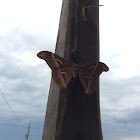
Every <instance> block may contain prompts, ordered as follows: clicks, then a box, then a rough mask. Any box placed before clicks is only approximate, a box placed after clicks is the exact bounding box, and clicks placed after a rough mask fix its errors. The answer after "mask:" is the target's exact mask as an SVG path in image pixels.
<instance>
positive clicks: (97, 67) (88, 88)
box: [79, 62, 109, 95]
mask: <svg viewBox="0 0 140 140" xmlns="http://www.w3.org/2000/svg"><path fill="white" fill-rule="evenodd" d="M91 65H92V64H91ZM87 66H88V64H87ZM87 66H86V67H87ZM89 69H90V70H89ZM89 69H87V72H85V71H86V69H82V68H81V72H80V73H79V74H80V77H82V78H80V80H81V82H82V84H83V86H84V89H85V92H86V94H88V95H91V94H93V92H94V91H95V89H96V80H97V78H98V77H99V75H100V74H101V73H102V72H103V71H105V72H107V71H108V70H109V68H108V66H107V65H106V64H104V63H102V62H97V63H94V66H93V67H92V66H91V67H89ZM83 73H88V74H89V75H88V78H87V79H88V80H86V79H85V78H86V77H87V76H86V74H85V75H84V74H83ZM85 76H86V77H85ZM84 79H85V80H86V83H85V81H83V80H84Z"/></svg>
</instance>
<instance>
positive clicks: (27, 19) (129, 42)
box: [0, 0, 140, 140]
mask: <svg viewBox="0 0 140 140" xmlns="http://www.w3.org/2000/svg"><path fill="white" fill-rule="evenodd" d="M61 3H62V1H61V0H53V1H50V0H36V1H35V0H12V1H11V0H4V1H3V0H0V48H1V50H0V88H1V90H2V91H3V93H4V95H5V97H6V99H7V101H8V102H9V104H10V106H11V107H12V109H13V111H14V112H15V114H16V116H17V117H18V118H19V120H20V121H21V123H22V125H23V126H24V127H26V129H24V128H23V127H22V126H21V125H20V124H19V123H18V122H17V120H15V118H14V116H13V114H12V113H11V112H10V109H9V108H8V106H7V104H6V102H5V100H4V98H3V97H2V95H1V97H0V112H1V113H0V139H2V140H9V139H12V140H19V139H20V140H25V138H24V135H25V134H26V133H27V127H28V124H29V121H30V120H31V121H32V123H31V131H30V134H31V135H30V138H29V139H30V140H39V139H42V132H43V124H44V118H45V113H46V105H47V99H48V92H49V86H50V79H51V71H50V69H49V67H48V66H47V65H46V64H45V62H44V61H42V60H40V59H38V58H37V57H36V54H37V53H38V52H39V51H42V50H48V51H52V52H54V50H55V44H56V38H57V32H58V25H59V17H60V11H61ZM100 4H103V5H104V7H100V60H101V61H102V62H105V63H106V64H107V65H108V66H109V68H110V71H109V72H108V73H103V74H102V75H101V76H100V103H101V118H102V128H103V136H104V140H140V132H139V130H140V94H139V92H140V87H139V85H140V62H139V60H140V55H139V51H140V49H139V46H140V42H139V36H140V26H139V25H140V19H139V13H140V9H139V5H140V1H139V0H133V4H132V0H123V1H122V0H113V1H112V0H100ZM52 10H53V12H52Z"/></svg>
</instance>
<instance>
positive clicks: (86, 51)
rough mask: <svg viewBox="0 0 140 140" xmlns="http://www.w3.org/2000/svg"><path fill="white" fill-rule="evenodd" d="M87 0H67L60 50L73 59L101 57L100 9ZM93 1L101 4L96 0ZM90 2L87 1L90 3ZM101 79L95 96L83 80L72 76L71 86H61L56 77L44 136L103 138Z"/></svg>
mask: <svg viewBox="0 0 140 140" xmlns="http://www.w3.org/2000/svg"><path fill="white" fill-rule="evenodd" d="M84 2H85V1H77V0H75V1H74V0H73V1H72V0H64V1H63V5H62V12H61V18H60V25H59V31H58V38H57V43H56V53H57V54H58V55H60V56H62V57H64V58H66V59H67V60H69V61H70V62H74V63H82V64H85V63H88V62H91V61H96V62H97V61H99V19H98V18H99V10H98V8H88V9H87V16H86V19H87V20H86V21H85V20H84V18H83V15H82V7H81V6H80V5H78V3H84ZM89 4H90V5H92V4H93V5H97V4H98V0H92V1H90V3H89ZM86 5H87V3H86ZM98 83H99V82H97V90H96V92H95V93H94V94H93V95H92V96H87V95H86V94H85V91H84V89H83V86H82V85H81V82H80V81H79V78H76V79H72V80H71V81H70V84H69V86H68V88H67V89H61V90H60V89H59V88H58V86H57V85H56V84H55V83H54V81H53V80H52V82H51V87H50V92H49V98H48V104H47V111H46V117H45V123H44V131H43V137H42V139H43V140H102V139H103V138H102V130H101V120H100V103H99V84H98Z"/></svg>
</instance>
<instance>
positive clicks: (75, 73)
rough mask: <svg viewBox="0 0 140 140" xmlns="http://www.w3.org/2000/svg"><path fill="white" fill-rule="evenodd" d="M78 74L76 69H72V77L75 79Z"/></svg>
mask: <svg viewBox="0 0 140 140" xmlns="http://www.w3.org/2000/svg"><path fill="white" fill-rule="evenodd" d="M78 73H79V70H78V68H74V69H73V77H74V78H76V77H77V75H78Z"/></svg>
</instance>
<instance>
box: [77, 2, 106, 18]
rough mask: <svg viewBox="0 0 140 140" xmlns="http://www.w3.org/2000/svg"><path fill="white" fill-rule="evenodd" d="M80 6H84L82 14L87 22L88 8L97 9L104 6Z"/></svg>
mask: <svg viewBox="0 0 140 140" xmlns="http://www.w3.org/2000/svg"><path fill="white" fill-rule="evenodd" d="M78 5H80V6H82V14H83V19H84V20H85V21H86V20H87V19H86V15H87V9H88V8H95V7H98V6H103V5H95V6H85V5H82V4H78Z"/></svg>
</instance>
